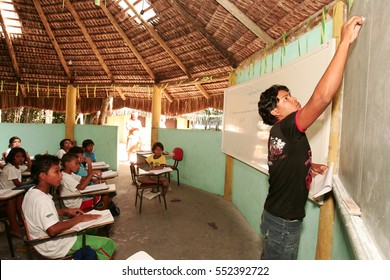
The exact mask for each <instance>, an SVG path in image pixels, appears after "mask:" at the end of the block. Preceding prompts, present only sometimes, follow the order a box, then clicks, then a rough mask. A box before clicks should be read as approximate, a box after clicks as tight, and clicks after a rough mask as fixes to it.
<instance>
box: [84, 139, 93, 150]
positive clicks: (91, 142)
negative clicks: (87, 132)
mask: <svg viewBox="0 0 390 280" xmlns="http://www.w3.org/2000/svg"><path fill="white" fill-rule="evenodd" d="M82 145H83V148H86V147H87V146H88V145H93V146H95V143H94V142H93V141H92V139H85V140H84V141H83V144H82Z"/></svg>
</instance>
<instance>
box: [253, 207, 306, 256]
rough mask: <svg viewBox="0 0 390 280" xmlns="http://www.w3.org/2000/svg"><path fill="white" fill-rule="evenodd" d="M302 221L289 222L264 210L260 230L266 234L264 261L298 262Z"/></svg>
mask: <svg viewBox="0 0 390 280" xmlns="http://www.w3.org/2000/svg"><path fill="white" fill-rule="evenodd" d="M301 223H302V222H301V221H300V220H294V221H289V220H285V219H282V218H279V217H276V216H273V215H271V214H270V213H268V212H267V211H265V210H264V212H263V215H262V222H261V225H260V230H261V232H262V233H263V234H264V247H263V252H262V254H261V259H262V260H296V259H297V255H298V248H299V240H300V237H301Z"/></svg>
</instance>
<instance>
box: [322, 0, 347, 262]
mask: <svg viewBox="0 0 390 280" xmlns="http://www.w3.org/2000/svg"><path fill="white" fill-rule="evenodd" d="M345 9H346V6H345V4H344V3H343V2H341V1H340V2H338V3H336V5H335V7H334V14H333V37H334V38H336V45H337V46H338V44H339V43H340V37H341V28H342V26H343V23H344V14H345V12H344V11H345ZM342 87H343V85H342V86H341V87H340V89H339V92H338V93H337V94H336V96H335V97H334V99H333V103H332V115H331V127H330V139H329V154H328V158H329V162H333V163H334V168H335V169H334V170H335V173H336V170H337V169H338V157H339V143H340V141H339V139H340V123H341V118H340V116H341V103H342V90H341V88H342ZM334 217H335V202H334V197H333V194H332V193H330V194H329V195H327V196H325V197H324V204H323V205H322V206H321V209H320V220H319V224H318V238H317V249H316V259H317V260H330V259H332V245H333V223H334Z"/></svg>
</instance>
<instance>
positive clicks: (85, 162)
mask: <svg viewBox="0 0 390 280" xmlns="http://www.w3.org/2000/svg"><path fill="white" fill-rule="evenodd" d="M69 153H71V154H76V155H77V157H78V159H79V163H80V167H79V170H78V171H77V172H76V174H77V175H80V176H81V177H87V176H88V174H89V173H91V172H93V173H94V175H95V176H93V177H92V181H91V183H95V184H100V183H102V180H101V179H98V178H100V176H101V175H102V171H101V170H93V169H92V164H91V159H90V158H86V157H85V156H84V149H83V148H82V147H80V146H74V147H72V148H70V149H69ZM84 166H88V170H85V168H84ZM95 177H96V178H95Z"/></svg>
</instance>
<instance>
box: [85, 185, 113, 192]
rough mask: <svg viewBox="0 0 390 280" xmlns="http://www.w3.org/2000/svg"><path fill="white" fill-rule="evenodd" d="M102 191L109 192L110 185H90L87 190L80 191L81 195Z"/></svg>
mask: <svg viewBox="0 0 390 280" xmlns="http://www.w3.org/2000/svg"><path fill="white" fill-rule="evenodd" d="M101 190H108V185H107V184H106V183H101V184H95V185H89V186H87V187H86V188H85V189H83V190H80V193H88V192H95V191H101Z"/></svg>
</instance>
